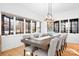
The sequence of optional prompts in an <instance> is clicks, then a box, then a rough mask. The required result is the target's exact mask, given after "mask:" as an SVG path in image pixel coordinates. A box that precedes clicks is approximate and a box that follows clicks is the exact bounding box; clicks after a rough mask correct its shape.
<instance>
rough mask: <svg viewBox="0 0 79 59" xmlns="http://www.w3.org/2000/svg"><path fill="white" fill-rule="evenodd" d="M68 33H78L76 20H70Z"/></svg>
mask: <svg viewBox="0 0 79 59" xmlns="http://www.w3.org/2000/svg"><path fill="white" fill-rule="evenodd" d="M70 33H78V19H70Z"/></svg>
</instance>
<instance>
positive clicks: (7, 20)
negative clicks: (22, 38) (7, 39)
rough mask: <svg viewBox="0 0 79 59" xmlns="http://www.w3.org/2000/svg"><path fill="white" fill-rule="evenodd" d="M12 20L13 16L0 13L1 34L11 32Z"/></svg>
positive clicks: (12, 27)
mask: <svg viewBox="0 0 79 59" xmlns="http://www.w3.org/2000/svg"><path fill="white" fill-rule="evenodd" d="M13 29H14V21H13V17H11V16H6V15H2V31H1V32H2V35H10V34H13Z"/></svg>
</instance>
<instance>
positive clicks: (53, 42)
mask: <svg viewBox="0 0 79 59" xmlns="http://www.w3.org/2000/svg"><path fill="white" fill-rule="evenodd" d="M57 42H58V38H54V39H52V40H51V41H50V46H49V49H48V56H55V55H56V46H57Z"/></svg>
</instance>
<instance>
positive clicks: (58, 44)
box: [56, 35, 63, 56]
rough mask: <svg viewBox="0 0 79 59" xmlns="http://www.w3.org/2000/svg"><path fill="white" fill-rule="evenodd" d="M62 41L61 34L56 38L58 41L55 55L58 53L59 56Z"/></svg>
mask: <svg viewBox="0 0 79 59" xmlns="http://www.w3.org/2000/svg"><path fill="white" fill-rule="evenodd" d="M62 41H63V35H61V36H60V37H59V38H58V43H57V47H56V52H57V55H60V56H61V46H62Z"/></svg>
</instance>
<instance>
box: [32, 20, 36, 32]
mask: <svg viewBox="0 0 79 59" xmlns="http://www.w3.org/2000/svg"><path fill="white" fill-rule="evenodd" d="M34 32H36V21H32V33H34Z"/></svg>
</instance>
